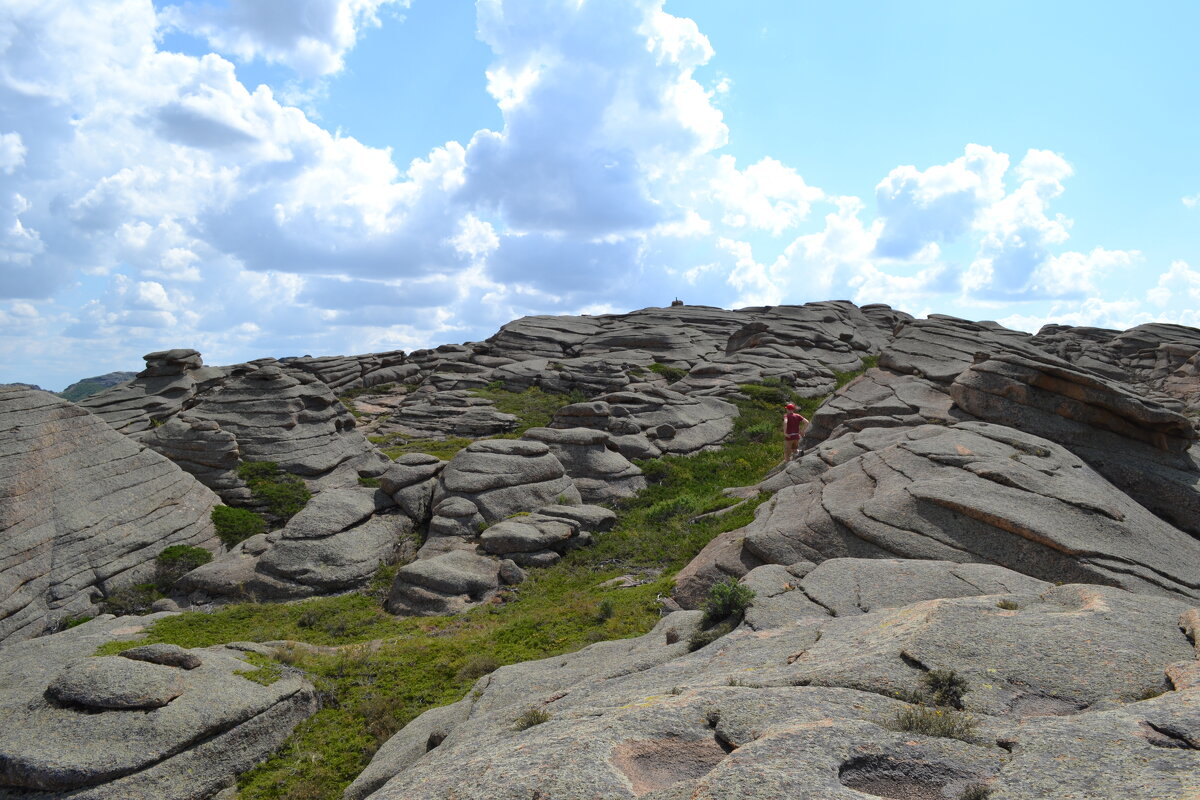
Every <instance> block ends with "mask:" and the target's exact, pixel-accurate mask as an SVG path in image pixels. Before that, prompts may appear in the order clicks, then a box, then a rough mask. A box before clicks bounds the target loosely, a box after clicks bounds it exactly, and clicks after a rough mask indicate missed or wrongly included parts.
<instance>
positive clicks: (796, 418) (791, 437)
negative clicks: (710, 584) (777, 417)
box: [783, 403, 808, 461]
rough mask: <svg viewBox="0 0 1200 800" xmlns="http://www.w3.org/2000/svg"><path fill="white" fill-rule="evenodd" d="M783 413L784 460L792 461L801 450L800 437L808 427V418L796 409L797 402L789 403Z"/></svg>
mask: <svg viewBox="0 0 1200 800" xmlns="http://www.w3.org/2000/svg"><path fill="white" fill-rule="evenodd" d="M784 408H785V409H786V413H784V415H783V460H784V461H791V460H792V459H793V458H795V457H796V454H797V453H799V452H800V437H801V436H802V435H803V433H804V429H805V428H807V427H808V419H807V418H805V416H804V415H803V414H801V413H800V412H798V411H796V404H795V403H788V404H787V405H786V406H785V407H784Z"/></svg>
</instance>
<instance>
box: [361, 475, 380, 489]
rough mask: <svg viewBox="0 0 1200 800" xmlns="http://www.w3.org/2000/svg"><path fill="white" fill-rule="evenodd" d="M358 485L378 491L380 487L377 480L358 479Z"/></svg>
mask: <svg viewBox="0 0 1200 800" xmlns="http://www.w3.org/2000/svg"><path fill="white" fill-rule="evenodd" d="M358 485H359V486H365V487H367V488H368V489H378V488H379V487H380V486H381V484H380V483H379V478H359V479H358Z"/></svg>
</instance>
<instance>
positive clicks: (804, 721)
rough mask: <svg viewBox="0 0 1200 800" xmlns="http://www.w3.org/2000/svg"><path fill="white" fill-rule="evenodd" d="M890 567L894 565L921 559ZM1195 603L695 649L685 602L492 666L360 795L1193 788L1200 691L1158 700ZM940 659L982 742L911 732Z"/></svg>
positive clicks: (1171, 793)
mask: <svg viewBox="0 0 1200 800" xmlns="http://www.w3.org/2000/svg"><path fill="white" fill-rule="evenodd" d="M829 564H830V566H829V567H828V568H827V569H829V570H833V569H842V570H847V569H849V570H853V569H854V568H855V565H854V564H844V565H838V564H836V563H835V562H829ZM878 566H879V570H880V571H879V572H878V573H877V576H876V577H877V578H878V579H879V580H881V581H887V580H891V581H892V582H895V583H903V580H904V578H905V577H906V576H907V575H908V573H907V572H905V571H904V570H905V569H906V567H905V565H904V564H902V563H898V562H883V561H881V562H879V565H878ZM946 569H947V567H946V566H945V565H942V566H939V567H936V570H938V571H940V572H941V574H942V575H943V576H945V575H949V574H950V573H948V572H947V571H946ZM984 574H985V573H979V574H978V576H979V577H980V578H981V580H982V579H984V577H983V576H984ZM987 579H988V580H993V581H999V582H1001V583H1004V582H1005V581H1019V580H1020V578H1019V577H1017V578H1013V577H1012V576H1011V573H1005V572H1004V571H994V572H993V573H991V574H990V576H989V577H988V578H987ZM925 584H926V587H925V591H930V589H929V586H931V585H932V584H930V582H929V581H926V582H925ZM1034 588H1038V589H1041V587H1040V586H1039V587H1034ZM794 591H797V592H798V591H801V590H800V589H795V590H794ZM1014 598H1015V601H1014ZM1002 600H1009V601H1014V602H1017V603H1018V608H1017V609H1016V610H1006V609H1004V608H1001V607H1000V606H999V605H998V604H999V602H1000V601H1002ZM756 602H757V601H756ZM1187 608H1188V606H1187V605H1186V604H1184V603H1181V602H1178V601H1174V600H1170V599H1166V598H1154V597H1148V596H1145V595H1136V594H1132V593H1129V592H1126V591H1124V590H1121V589H1115V588H1109V587H1097V586H1078V585H1071V586H1062V587H1057V588H1055V587H1050V588H1046V589H1042V590H1041V591H1034V592H1031V593H1030V592H1020V591H1019V592H1015V593H1014V592H1005V593H1003V594H999V595H977V596H972V597H955V598H947V599H937V598H935V599H930V600H924V601H921V602H917V603H914V604H909V605H904V606H901V607H897V608H880V609H878V610H870V611H861V610H860V612H859V613H856V614H853V615H851V616H845V617H842V616H838V617H833V616H830V615H828V614H818V615H811V616H804V617H802V618H797V619H792V620H787V621H781V622H780V623H779V624H777V625H773V626H769V627H765V628H762V629H759V630H755V629H752V628H750V627H748V626H742V627H741V628H739V629H737V630H736V631H734V632H733V633H731V634H729V635H727V636H725V637H723V638H720V639H718V640H716V641H715V642H713V643H712V644H709V645H708V646H706V647H703V648H702V649H700V650H698V651H696V652H693V653H689V652H688V645H687V639H688V637H689V636H690V634H691V631H692V630H694V629H695V626H696V625H697V622H698V618H699V613H698V612H679V613H676V614H674V615H671V616H669V617H667V618H665V619H664V620H663V621H662V622H660V623H659V625H658V626H657V627H656V628H655V630H654V631H652V632H651V633H649V634H646V635H645V636H642V637H640V638H637V639H632V640H624V641H618V642H605V643H602V644H597V645H592V646H591V647H588V648H585V649H583V650H581V651H579V652H578V653H574V654H570V655H566V656H560V657H556V658H551V659H546V660H544V661H535V662H527V663H524V664H518V665H513V666H511V667H502V668H501V669H499V670H497V671H496V672H494V673H492V674H491V675H488V676H486V677H484V678H481V679H480V680H479V682H478V683H477V684H476V686H475V689H474V691H473V692H472V693H471V694H470V695H468V697H467V698H465V699H464V700H462V701H460V702H459V703H456V704H454V705H452V706H447V707H443V708H440V709H435V710H434V711H431V712H427V714H426V715H425V716H423V717H419V718H418V719H417V720H416V721H414V723H412V724H411V725H410V726H409V727H408V728H406V729H404V730H401V731H400V733H398V734H397V735H396V736H395V737H393V739H392V740H390V741H389V742H388V743H387V744H386V745H385V746H384V747H383V748H382V749H381V751H380V753H379V755H378V756H377V757H376V761H375V762H373V763H372V765H371V767H369V768H368V770H367V771H366V772H365V773H364V776H363V778H362V779H361V780H360V781H359V782H357V783H356V784H355V786H352V787H351V789H350V790H349V791H348V792H347V794H346V797H347V798H349V799H350V800H359V798H363V797H371V798H375V800H391V799H392V798H395V799H396V800H399V798H411V797H422V798H429V800H450V799H451V798H454V800H476V798H478V799H479V800H482V799H483V798H504V799H505V800H508V799H509V798H511V799H512V800H516V798H530V797H564V798H575V797H587V798H593V797H594V798H603V800H609V799H610V798H612V799H614V800H615V798H634V797H649V798H653V799H654V800H660V799H661V800H678V799H679V798H706V799H708V800H716V798H722V799H723V800H732V798H745V799H746V800H767V799H768V798H770V799H771V800H775V799H776V798H781V797H797V798H813V800H816V799H817V798H838V799H839V800H841V799H844V800H854V799H855V798H861V797H863V796H883V797H895V798H958V797H961V796H962V793H963V792H965V791H966V789H967V788H968V787H969V786H971V785H974V784H981V785H986V786H987V787H988V788H990V789H991V790H992V791H993V794H994V796H997V797H1004V798H1011V799H1012V800H1043V798H1046V797H1077V798H1084V797H1087V798H1100V797H1103V798H1114V800H1116V798H1122V800H1124V798H1131V797H1138V798H1143V797H1144V798H1150V797H1154V798H1163V800H1184V799H1185V798H1190V797H1192V796H1194V792H1193V789H1194V786H1195V783H1194V776H1195V774H1196V772H1195V769H1196V765H1197V755H1196V750H1195V749H1194V745H1189V744H1187V742H1188V741H1190V739H1189V737H1196V736H1197V735H1200V717H1198V716H1197V714H1196V709H1197V705H1198V702H1200V693H1198V692H1197V690H1196V689H1187V688H1184V689H1176V690H1175V691H1166V693H1165V694H1161V696H1157V697H1153V699H1140V698H1145V697H1150V696H1151V695H1154V694H1156V693H1158V692H1162V691H1163V690H1164V689H1168V690H1169V689H1170V688H1171V686H1170V684H1168V683H1167V682H1166V678H1165V670H1166V668H1167V667H1168V666H1170V665H1171V664H1172V663H1175V662H1178V661H1180V660H1186V661H1189V662H1190V661H1193V660H1194V658H1195V655H1194V651H1193V648H1192V645H1191V643H1190V641H1189V640H1188V639H1187V638H1186V637H1185V636H1184V635H1183V633H1182V631H1181V630H1180V628H1179V622H1178V620H1179V616H1180V614H1181V613H1182V612H1183V611H1184V610H1185V609H1187ZM1045 641H1053V642H1055V647H1056V650H1057V652H1058V653H1059V655H1057V656H1054V657H1053V658H1047V657H1046V651H1045V650H1044V648H1043V646H1042V643H1043V642H1045ZM1067 664H1070V665H1072V666H1075V665H1077V666H1078V669H1073V668H1070V667H1068V668H1064V667H1065V665H1067ZM931 669H943V670H954V671H955V673H956V674H957V675H958V676H960V677H961V678H962V679H964V681H965V687H966V691H965V694H964V695H963V698H962V704H963V706H964V708H965V709H966V713H968V714H970V715H971V717H973V720H974V729H973V730H972V731H970V732H968V733H967V734H965V735H964V738H966V739H968V740H969V741H959V740H957V739H948V738H940V737H935V736H930V735H927V734H924V733H921V732H918V731H913V730H899V729H894V728H895V722H894V720H895V719H896V716H897V714H898V713H899V712H901V711H903V710H905V709H907V708H910V706H908V705H907V704H906V703H905V702H903V701H901V700H899V699H897V698H896V697H895V696H894V695H895V694H900V695H902V696H904V697H906V698H913V699H914V700H915V699H920V698H924V702H927V703H932V700H931V699H930V698H929V696H928V695H927V686H926V681H925V679H924V676H925V675H926V673H927V671H928V670H931ZM531 709H532V710H534V711H538V712H540V717H539V718H538V719H536V720H534V721H533V724H530V720H531V719H532V717H531V716H530V711H531ZM929 713H941V714H943V715H945V714H951V715H952V714H958V713H962V712H958V711H956V710H954V709H948V710H947V709H941V710H940V712H939V711H937V710H935V709H933V708H930V709H929ZM1162 731H1167V733H1163V732H1162ZM1109 734H1111V735H1109ZM435 735H436V736H435ZM998 742H1001V743H1003V744H1004V746H1003V747H1001V746H998V744H997V743H998ZM431 744H432V745H433V746H432V747H430V746H429V745H431ZM422 745H424V747H422ZM1055 753H1058V754H1059V755H1058V757H1055V755H1054V754H1055ZM1064 754H1069V755H1064ZM1110 756H1111V758H1109V757H1110ZM389 775H390V776H391V777H390V779H389ZM1056 781H1057V783H1056ZM1056 786H1066V787H1069V789H1070V792H1071V793H1067V794H1064V793H1062V792H1060V791H1058V790H1056V789H1055V788H1054V787H1056Z"/></svg>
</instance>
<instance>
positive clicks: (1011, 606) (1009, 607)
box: [996, 600, 1021, 611]
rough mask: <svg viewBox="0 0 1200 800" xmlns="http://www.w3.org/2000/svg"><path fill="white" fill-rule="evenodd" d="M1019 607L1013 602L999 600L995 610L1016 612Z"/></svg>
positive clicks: (1019, 605) (1018, 604)
mask: <svg viewBox="0 0 1200 800" xmlns="http://www.w3.org/2000/svg"><path fill="white" fill-rule="evenodd" d="M1020 607H1021V604H1020V603H1018V602H1017V601H1015V600H1001V601H1000V602H999V603H996V608H1002V609H1004V610H1005V611H1016V610H1017V609H1018V608H1020Z"/></svg>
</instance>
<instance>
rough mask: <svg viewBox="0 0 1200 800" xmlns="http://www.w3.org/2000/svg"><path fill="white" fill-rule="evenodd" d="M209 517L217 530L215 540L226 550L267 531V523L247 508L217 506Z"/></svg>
mask: <svg viewBox="0 0 1200 800" xmlns="http://www.w3.org/2000/svg"><path fill="white" fill-rule="evenodd" d="M210 516H211V517H212V522H213V526H214V527H215V528H216V529H217V538H218V539H220V540H221V544H223V545H225V547H226V548H231V547H233V546H234V545H236V544H237V543H238V542H244V541H246V540H247V539H249V538H250V537H251V536H255V535H257V534H260V533H265V532H266V530H267V521H266V520H265V519H263V518H262V516H261V515H260V514H256V513H255V512H253V511H251V510H249V509H247V508H233V507H232V506H217V507H215V508H214V509H213V510H212V514H211V515H210Z"/></svg>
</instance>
